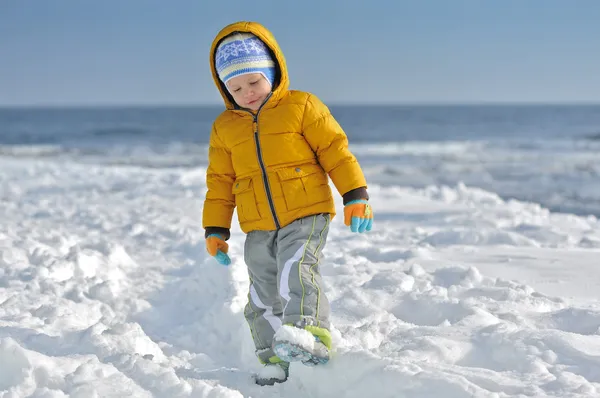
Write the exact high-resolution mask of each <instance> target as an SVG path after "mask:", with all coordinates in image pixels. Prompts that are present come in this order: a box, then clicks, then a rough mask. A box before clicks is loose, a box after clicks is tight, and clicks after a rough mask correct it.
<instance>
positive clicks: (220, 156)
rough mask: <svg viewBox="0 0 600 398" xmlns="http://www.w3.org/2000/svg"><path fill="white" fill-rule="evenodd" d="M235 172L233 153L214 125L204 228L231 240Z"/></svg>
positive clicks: (203, 211)
mask: <svg viewBox="0 0 600 398" xmlns="http://www.w3.org/2000/svg"><path fill="white" fill-rule="evenodd" d="M234 180H235V171H234V170H233V164H232V162H231V152H229V150H228V149H227V148H226V146H225V144H224V143H223V141H222V140H221V139H220V138H219V135H218V134H217V130H216V127H215V126H214V125H213V128H212V131H211V133H210V144H209V147H208V169H207V170H206V186H207V188H208V190H207V192H206V199H205V200H204V208H203V210H202V226H203V227H204V228H205V229H207V233H208V232H209V230H211V229H217V230H220V231H221V232H222V233H224V234H225V235H226V238H229V229H230V228H231V219H232V217H233V210H234V208H235V197H234V195H233V193H232V192H231V189H232V187H233V182H234Z"/></svg>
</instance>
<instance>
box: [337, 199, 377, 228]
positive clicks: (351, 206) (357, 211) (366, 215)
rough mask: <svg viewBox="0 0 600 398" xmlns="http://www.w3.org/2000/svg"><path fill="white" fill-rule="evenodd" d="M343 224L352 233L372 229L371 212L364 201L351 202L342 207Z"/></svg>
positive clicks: (368, 205) (369, 206) (367, 203)
mask: <svg viewBox="0 0 600 398" xmlns="http://www.w3.org/2000/svg"><path fill="white" fill-rule="evenodd" d="M344 224H346V225H347V226H349V227H350V231H352V232H360V233H363V232H365V231H370V230H371V228H373V210H372V209H371V205H370V204H369V202H368V201H367V200H365V199H360V200H352V201H350V202H348V203H346V206H344Z"/></svg>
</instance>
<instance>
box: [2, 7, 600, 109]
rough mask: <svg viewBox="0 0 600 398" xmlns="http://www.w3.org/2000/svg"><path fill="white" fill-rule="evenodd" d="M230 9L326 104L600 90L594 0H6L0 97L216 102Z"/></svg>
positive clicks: (534, 96) (591, 95)
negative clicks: (220, 36)
mask: <svg viewBox="0 0 600 398" xmlns="http://www.w3.org/2000/svg"><path fill="white" fill-rule="evenodd" d="M237 20H254V21H258V22H261V23H263V24H264V25H265V26H267V27H268V28H269V29H270V30H271V31H272V32H273V33H274V34H275V37H276V38H277V40H278V42H279V44H280V45H281V47H282V49H283V51H284V53H285V55H286V58H287V61H288V66H289V70H290V75H291V87H292V88H294V89H300V90H306V91H311V92H313V93H315V94H317V95H319V96H320V97H321V98H322V99H323V100H325V101H326V102H328V103H383V102H385V103H423V102H435V103H440V102H443V103H447V102H453V103H456V102H458V103H465V102H466V103H473V102H481V101H484V102H532V101H533V102H574V101H577V102H597V103H600V22H599V21H600V1H597V0H578V1H569V0H561V1H558V0H530V1H524V0H469V1H467V0H464V1H461V0H455V1H449V0H439V1H435V0H414V1H402V0H396V1H390V0H381V1H380V0H372V1H365V0H362V1H357V0H318V1H315V0H303V1H282V0H277V1H275V0H273V1H270V0H254V1H248V0H246V1H237V0H229V1H227V0H223V1H206V0H196V1H191V0H171V1H165V0H145V1H143V0H126V1H125V0H102V1H91V0H57V1H35V0H2V1H0V105H22V104H26V105H31V104H36V105H62V104H69V105H89V104H163V103H164V104H190V103H193V104H207V103H219V102H220V97H219V96H218V93H217V90H216V88H215V87H214V84H213V82H212V79H211V76H210V72H209V68H208V51H209V47H210V44H211V41H212V39H213V38H214V36H215V35H216V33H217V32H218V31H219V29H221V28H222V27H223V26H224V25H226V24H228V23H231V22H233V21H237Z"/></svg>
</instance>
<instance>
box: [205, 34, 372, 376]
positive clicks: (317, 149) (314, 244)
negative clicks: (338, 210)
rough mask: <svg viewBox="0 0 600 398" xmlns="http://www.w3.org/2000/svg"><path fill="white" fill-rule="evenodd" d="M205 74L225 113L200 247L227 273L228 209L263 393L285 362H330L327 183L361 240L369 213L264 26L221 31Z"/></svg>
mask: <svg viewBox="0 0 600 398" xmlns="http://www.w3.org/2000/svg"><path fill="white" fill-rule="evenodd" d="M210 65H211V70H212V75H213V79H214V81H215V84H216V85H217V88H218V89H219V92H220V94H221V96H222V97H223V100H224V102H225V107H226V110H225V111H224V112H223V113H221V114H220V115H219V116H218V117H217V119H216V120H215V122H214V124H213V127H212V131H211V135H210V145H209V154H208V162H209V164H208V170H207V175H206V181H207V182H206V184H207V187H208V191H207V194H206V199H205V202H204V209H203V221H202V225H203V227H204V228H205V231H206V232H205V236H206V247H207V250H208V252H209V253H210V255H212V256H214V257H215V258H216V259H217V261H219V262H220V263H221V264H225V265H227V264H229V262H230V259H229V257H228V255H227V252H228V244H227V243H226V241H227V240H228V239H229V236H230V232H229V229H230V227H231V221H232V217H233V211H234V208H237V216H238V221H239V223H240V228H241V229H242V231H243V232H244V233H246V234H247V236H246V242H245V247H244V261H245V263H246V265H247V267H248V274H249V276H250V292H249V296H248V304H247V306H246V308H245V311H244V315H245V317H246V319H247V321H248V324H249V326H250V331H251V333H252V338H253V340H254V344H255V346H256V355H257V356H258V358H259V360H260V361H261V362H262V363H263V364H265V366H264V367H263V369H262V370H261V372H259V374H258V375H257V377H256V382H257V383H258V384H260V385H267V384H268V385H272V384H274V383H276V382H283V381H285V380H287V377H288V373H289V372H288V369H289V362H291V361H300V362H302V363H304V364H305V365H316V364H321V363H326V362H327V361H328V359H329V350H330V348H331V335H330V333H329V327H330V324H329V302H328V300H327V297H326V296H325V294H324V293H323V289H322V281H321V276H320V270H319V260H320V257H321V251H322V250H323V247H324V245H325V241H326V239H327V233H328V231H329V222H330V220H331V218H333V217H334V215H335V206H334V202H333V197H332V192H331V189H330V187H329V184H328V177H327V176H328V175H329V177H330V178H331V180H332V181H333V183H334V185H335V187H336V189H337V191H338V192H339V193H340V194H341V195H342V196H343V202H344V222H345V224H346V225H348V226H350V228H351V231H353V232H364V231H369V230H371V226H372V221H373V213H372V211H371V207H370V205H369V203H368V199H369V196H368V194H367V184H366V180H365V177H364V175H363V172H362V170H361V168H360V166H359V164H358V162H357V161H356V158H355V157H354V155H353V154H352V153H351V152H350V151H349V150H348V140H347V137H346V135H345V133H344V131H343V130H342V128H341V127H340V126H339V124H338V123H337V122H336V120H335V119H334V118H333V116H332V115H331V113H330V112H329V109H328V108H327V107H326V106H325V105H324V104H323V103H322V102H321V101H320V100H319V99H318V98H317V97H315V96H314V95H312V94H309V93H306V92H302V91H295V90H289V89H288V87H289V80H288V74H287V68H286V62H285V59H284V57H283V54H282V52H281V50H280V48H279V46H278V44H277V42H276V41H275V38H274V37H273V35H272V34H271V33H270V32H269V31H268V30H267V29H266V28H265V27H263V26H262V25H260V24H258V23H255V22H237V23H234V24H231V25H228V26H226V27H225V28H223V29H222V30H221V32H219V34H218V35H217V37H216V38H215V40H214V41H213V44H212V46H211V51H210Z"/></svg>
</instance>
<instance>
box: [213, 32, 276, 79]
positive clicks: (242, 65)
mask: <svg viewBox="0 0 600 398" xmlns="http://www.w3.org/2000/svg"><path fill="white" fill-rule="evenodd" d="M215 67H216V69H217V74H218V75H219V79H221V81H222V82H223V83H227V81H228V80H229V79H231V78H232V77H236V76H240V75H245V74H248V73H261V74H262V75H263V76H264V77H265V78H266V79H267V80H268V81H269V83H271V87H273V83H274V82H275V62H274V61H273V58H271V55H270V53H269V49H268V48H267V46H266V45H265V43H263V42H262V41H261V40H260V39H259V38H258V37H256V36H254V35H253V34H251V33H234V34H232V35H230V36H228V37H226V38H225V39H224V40H223V41H222V42H221V43H220V44H219V47H218V48H217V51H216V54H215Z"/></svg>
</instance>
